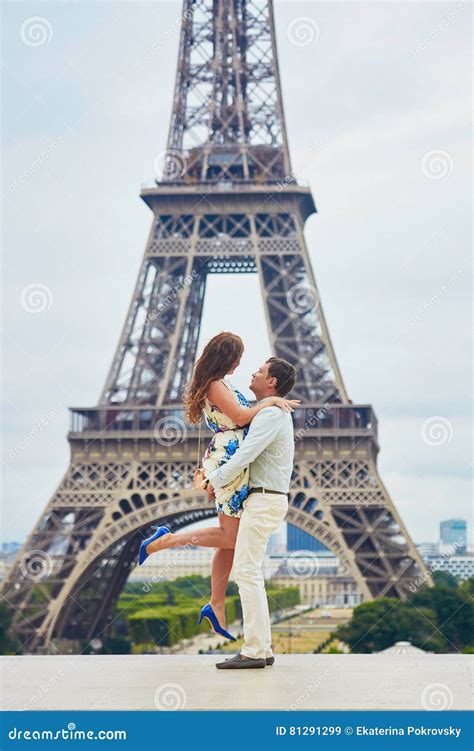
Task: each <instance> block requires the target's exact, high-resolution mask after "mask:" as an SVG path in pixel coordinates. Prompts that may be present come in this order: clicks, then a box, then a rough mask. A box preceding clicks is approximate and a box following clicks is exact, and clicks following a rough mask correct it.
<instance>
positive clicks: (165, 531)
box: [138, 527, 169, 566]
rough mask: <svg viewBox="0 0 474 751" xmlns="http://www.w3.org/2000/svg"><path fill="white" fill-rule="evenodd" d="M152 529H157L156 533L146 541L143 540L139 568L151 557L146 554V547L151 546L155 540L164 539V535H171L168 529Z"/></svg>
mask: <svg viewBox="0 0 474 751" xmlns="http://www.w3.org/2000/svg"><path fill="white" fill-rule="evenodd" d="M152 529H156V532H155V533H154V534H152V536H151V537H147V538H146V540H143V542H142V544H141V545H140V553H139V556H138V565H139V566H141V565H142V563H144V562H145V561H146V559H147V558H148V556H149V555H150V554H149V553H147V552H146V546H147V545H149V544H150V542H153V540H157V539H158V538H159V537H163V535H167V534H169V529H168V527H152Z"/></svg>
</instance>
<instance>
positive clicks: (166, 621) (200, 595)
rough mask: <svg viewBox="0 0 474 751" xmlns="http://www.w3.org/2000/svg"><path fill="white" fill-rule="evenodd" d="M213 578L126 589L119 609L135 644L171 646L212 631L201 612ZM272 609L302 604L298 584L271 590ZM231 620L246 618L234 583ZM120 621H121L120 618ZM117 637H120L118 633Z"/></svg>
mask: <svg viewBox="0 0 474 751" xmlns="http://www.w3.org/2000/svg"><path fill="white" fill-rule="evenodd" d="M210 588H211V577H210V576H207V577H203V576H199V575H194V576H187V577H180V578H178V579H175V580H174V581H172V582H157V583H156V584H151V585H150V587H149V591H148V592H147V589H148V586H147V585H145V586H144V585H143V584H140V585H139V586H138V587H137V583H136V582H133V583H131V584H130V585H128V584H127V586H126V587H125V589H124V591H123V592H122V594H121V596H120V599H119V602H118V605H117V609H118V611H119V612H120V613H121V618H122V622H123V619H124V618H125V619H126V620H127V621H128V627H129V636H130V639H131V641H132V643H134V644H141V645H143V644H154V645H158V646H166V647H171V646H172V645H173V644H176V643H178V642H179V641H181V639H189V638H192V637H193V636H196V635H197V634H198V633H201V632H202V633H204V632H208V631H209V624H208V623H207V622H203V623H202V624H201V625H200V626H199V625H198V618H199V611H200V609H201V608H202V606H203V605H204V604H205V603H206V602H208V601H209V597H210ZM267 595H268V604H269V609H270V611H271V612H274V611H276V610H281V609H282V608H288V607H292V606H294V605H297V604H298V603H299V590H298V588H297V587H289V588H285V589H280V588H275V587H273V588H270V589H268V590H267ZM226 618H227V623H232V622H233V621H236V620H239V619H241V618H242V607H241V604H240V597H239V596H238V588H237V585H236V584H235V583H234V582H231V583H230V584H229V586H228V588H227V598H226ZM117 622H118V621H117ZM115 636H118V635H117V634H115Z"/></svg>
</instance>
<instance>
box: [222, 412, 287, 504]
mask: <svg viewBox="0 0 474 751" xmlns="http://www.w3.org/2000/svg"><path fill="white" fill-rule="evenodd" d="M294 453H295V441H294V433H293V421H292V419H291V413H290V412H286V411H285V410H283V409H280V407H264V409H261V410H260V412H258V413H257V414H256V415H255V417H254V418H253V420H252V422H251V423H250V427H249V431H248V433H247V436H246V437H245V439H244V440H243V441H242V443H241V445H240V447H239V448H238V450H237V451H236V453H235V454H234V456H232V457H231V458H230V459H229V461H227V462H226V463H225V464H223V465H222V466H221V467H218V468H217V469H214V470H212V472H209V474H208V475H207V477H208V479H209V482H210V484H211V485H212V486H213V487H215V488H221V487H222V486H223V485H227V484H228V483H229V482H231V481H232V480H233V479H234V477H236V476H237V475H238V474H239V472H240V471H241V470H242V469H244V467H247V466H248V465H250V476H249V484H250V487H251V488H256V487H263V488H265V489H267V490H278V491H280V492H281V493H288V491H289V489H290V480H291V475H292V472H293V458H294Z"/></svg>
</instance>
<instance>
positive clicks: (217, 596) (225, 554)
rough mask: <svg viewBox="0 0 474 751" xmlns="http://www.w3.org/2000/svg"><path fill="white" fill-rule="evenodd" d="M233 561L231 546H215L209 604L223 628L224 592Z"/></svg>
mask: <svg viewBox="0 0 474 751" xmlns="http://www.w3.org/2000/svg"><path fill="white" fill-rule="evenodd" d="M233 562H234V550H233V548H217V550H216V552H215V553H214V558H213V559H212V568H211V606H212V609H213V611H214V613H215V614H216V616H217V620H218V621H219V623H220V624H221V626H222V627H223V628H226V617H225V593H226V591H227V584H228V581H229V576H230V572H231V571H232V564H233Z"/></svg>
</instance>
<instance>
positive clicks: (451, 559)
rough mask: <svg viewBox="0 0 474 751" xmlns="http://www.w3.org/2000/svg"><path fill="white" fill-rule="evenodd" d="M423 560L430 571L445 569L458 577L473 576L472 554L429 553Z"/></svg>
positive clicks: (473, 557) (473, 560)
mask: <svg viewBox="0 0 474 751" xmlns="http://www.w3.org/2000/svg"><path fill="white" fill-rule="evenodd" d="M424 560H425V563H426V565H427V567H428V568H429V570H430V571H446V572H447V573H448V574H451V576H455V577H456V578H458V579H470V578H471V576H474V555H468V554H466V555H429V556H427V557H426V558H425V559H424Z"/></svg>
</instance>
